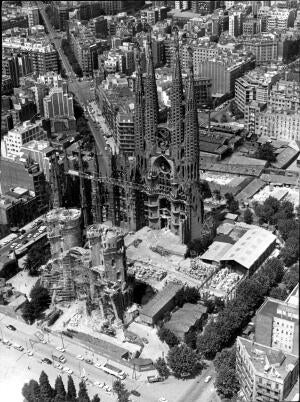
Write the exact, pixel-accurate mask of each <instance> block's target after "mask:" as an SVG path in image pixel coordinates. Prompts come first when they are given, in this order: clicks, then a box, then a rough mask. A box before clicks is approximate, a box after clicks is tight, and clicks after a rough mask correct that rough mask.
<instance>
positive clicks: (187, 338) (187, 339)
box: [184, 330, 197, 349]
mask: <svg viewBox="0 0 300 402" xmlns="http://www.w3.org/2000/svg"><path fill="white" fill-rule="evenodd" d="M196 341H197V332H196V331H195V330H190V331H189V332H187V333H186V334H185V335H184V343H185V344H186V345H188V347H189V348H191V349H196Z"/></svg>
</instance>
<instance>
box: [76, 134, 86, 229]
mask: <svg viewBox="0 0 300 402" xmlns="http://www.w3.org/2000/svg"><path fill="white" fill-rule="evenodd" d="M78 164H79V184H80V200H81V211H82V216H83V226H84V227H87V225H88V215H87V203H86V195H85V186H84V178H83V176H82V173H83V163H82V154H81V141H79V142H78Z"/></svg>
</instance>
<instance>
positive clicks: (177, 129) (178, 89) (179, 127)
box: [171, 27, 184, 162]
mask: <svg viewBox="0 0 300 402" xmlns="http://www.w3.org/2000/svg"><path fill="white" fill-rule="evenodd" d="M173 32H174V58H173V70H172V88H171V130H172V137H171V145H172V153H173V155H174V157H175V158H176V159H177V161H178V162H179V160H180V146H181V143H182V142H183V133H184V131H183V130H184V129H183V121H184V107H183V85H182V74H181V67H180V58H179V39H178V28H177V27H175V28H174V29H173Z"/></svg>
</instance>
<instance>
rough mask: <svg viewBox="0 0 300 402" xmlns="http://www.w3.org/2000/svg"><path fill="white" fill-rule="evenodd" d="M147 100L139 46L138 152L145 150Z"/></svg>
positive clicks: (135, 118)
mask: <svg viewBox="0 0 300 402" xmlns="http://www.w3.org/2000/svg"><path fill="white" fill-rule="evenodd" d="M144 113H145V101H144V84H143V73H142V67H141V52H140V48H139V46H137V52H136V81H135V107H134V137H135V151H136V154H137V155H139V154H142V153H143V152H144V151H145V118H144Z"/></svg>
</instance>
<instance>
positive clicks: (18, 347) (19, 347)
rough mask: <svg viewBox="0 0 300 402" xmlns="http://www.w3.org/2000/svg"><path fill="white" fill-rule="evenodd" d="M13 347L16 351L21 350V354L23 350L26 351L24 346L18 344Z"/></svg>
mask: <svg viewBox="0 0 300 402" xmlns="http://www.w3.org/2000/svg"><path fill="white" fill-rule="evenodd" d="M13 347H14V348H15V349H16V350H19V351H20V352H23V350H24V348H23V346H20V345H17V344H15V345H13Z"/></svg>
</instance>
